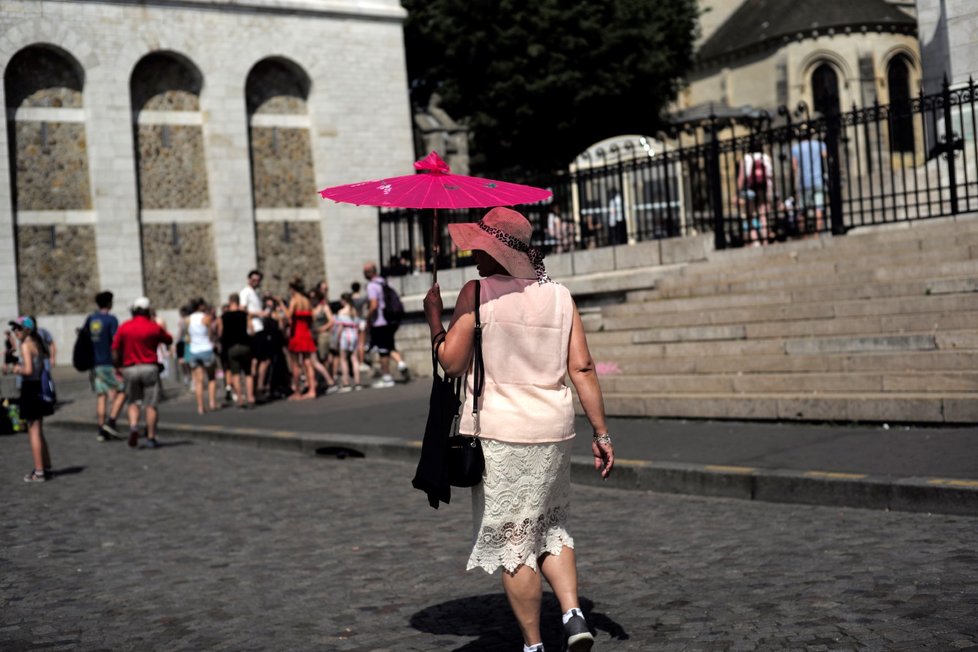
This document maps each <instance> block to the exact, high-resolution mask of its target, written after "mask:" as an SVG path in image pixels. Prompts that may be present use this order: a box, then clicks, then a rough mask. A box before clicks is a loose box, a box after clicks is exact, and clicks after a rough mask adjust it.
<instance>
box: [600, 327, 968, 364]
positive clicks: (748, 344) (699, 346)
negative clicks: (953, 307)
mask: <svg viewBox="0 0 978 652" xmlns="http://www.w3.org/2000/svg"><path fill="white" fill-rule="evenodd" d="M629 334H630V332H629V331H612V332H608V333H592V334H590V335H588V343H589V346H590V349H591V354H592V356H594V357H595V358H596V359H601V360H604V361H607V362H614V361H616V360H623V359H637V358H645V359H652V358H657V357H691V356H698V357H712V356H724V355H822V354H838V353H889V354H897V355H901V354H904V353H909V352H912V351H939V350H940V351H950V350H976V349H978V331H975V330H953V331H945V332H936V333H935V332H921V333H900V334H880V335H848V336H843V337H799V338H769V339H759V340H746V339H741V340H730V339H720V340H698V341H674V342H667V343H648V344H634V345H628V344H625V343H623V342H622V341H621V339H622V338H623V336H628V335H629Z"/></svg>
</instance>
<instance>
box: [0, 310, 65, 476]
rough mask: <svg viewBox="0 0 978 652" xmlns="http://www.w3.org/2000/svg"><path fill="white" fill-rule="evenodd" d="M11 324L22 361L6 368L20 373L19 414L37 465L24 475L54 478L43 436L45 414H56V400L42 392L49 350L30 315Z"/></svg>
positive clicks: (49, 454) (5, 365)
mask: <svg viewBox="0 0 978 652" xmlns="http://www.w3.org/2000/svg"><path fill="white" fill-rule="evenodd" d="M10 327H11V330H12V331H13V333H12V334H13V336H14V337H15V338H16V339H17V343H18V344H19V350H20V362H18V363H17V364H15V365H7V364H4V365H3V372H4V373H14V374H19V375H20V377H21V385H20V418H21V419H23V420H24V422H25V423H26V424H27V434H28V435H29V437H30V441H31V455H32V456H33V458H34V469H33V470H32V471H31V472H30V473H28V474H27V475H26V476H24V482H44V481H46V480H50V479H51V453H50V452H49V451H48V443H47V440H45V439H44V417H48V416H51V415H52V414H54V403H53V402H51V401H46V400H44V397H43V396H42V387H41V372H42V371H43V369H44V365H45V364H47V363H48V359H49V357H50V353H49V351H48V347H47V344H45V342H44V338H42V337H41V336H40V334H38V332H37V325H36V324H35V322H34V320H33V319H32V318H31V317H27V316H25V317H18V318H17V320H16V321H12V322H10Z"/></svg>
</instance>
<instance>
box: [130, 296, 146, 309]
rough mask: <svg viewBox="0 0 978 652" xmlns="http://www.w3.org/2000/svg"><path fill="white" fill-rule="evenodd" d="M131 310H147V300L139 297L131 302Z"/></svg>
mask: <svg viewBox="0 0 978 652" xmlns="http://www.w3.org/2000/svg"><path fill="white" fill-rule="evenodd" d="M132 309H133V310H149V298H147V297H139V298H138V299H136V300H135V301H133V302H132Z"/></svg>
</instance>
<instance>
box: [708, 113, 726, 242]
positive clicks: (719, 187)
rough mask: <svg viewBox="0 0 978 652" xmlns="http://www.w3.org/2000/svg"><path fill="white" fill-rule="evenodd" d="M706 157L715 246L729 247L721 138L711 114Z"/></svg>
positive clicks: (714, 118)
mask: <svg viewBox="0 0 978 652" xmlns="http://www.w3.org/2000/svg"><path fill="white" fill-rule="evenodd" d="M708 152H709V154H708V156H707V159H706V169H707V176H708V178H709V179H710V193H711V197H710V199H711V202H710V203H711V205H712V208H713V247H714V248H715V249H717V250H719V249H726V248H727V230H726V228H725V225H724V223H723V181H722V180H721V178H720V139H719V138H718V137H717V117H716V116H715V115H710V148H709V150H708Z"/></svg>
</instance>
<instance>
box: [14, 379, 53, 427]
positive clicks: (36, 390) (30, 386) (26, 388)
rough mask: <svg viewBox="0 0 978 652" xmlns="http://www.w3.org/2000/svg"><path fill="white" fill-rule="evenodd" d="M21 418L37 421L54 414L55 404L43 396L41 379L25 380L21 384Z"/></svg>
mask: <svg viewBox="0 0 978 652" xmlns="http://www.w3.org/2000/svg"><path fill="white" fill-rule="evenodd" d="M19 407H20V418H21V419H23V420H24V421H37V420H38V419H43V418H44V417H49V416H51V415H52V414H54V404H53V403H48V402H47V401H45V400H43V399H42V398H41V381H39V380H24V381H23V382H21V385H20V405H19Z"/></svg>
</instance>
